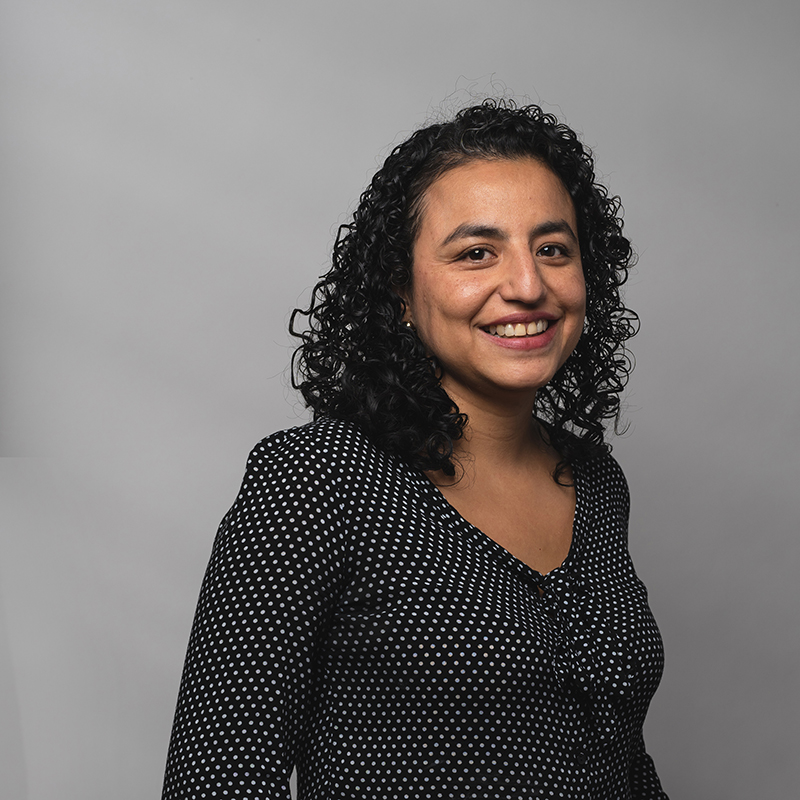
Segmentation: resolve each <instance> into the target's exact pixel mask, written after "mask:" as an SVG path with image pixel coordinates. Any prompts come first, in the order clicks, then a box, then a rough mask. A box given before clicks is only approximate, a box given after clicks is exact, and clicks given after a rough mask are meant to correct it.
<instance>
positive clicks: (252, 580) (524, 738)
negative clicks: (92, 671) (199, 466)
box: [163, 420, 666, 800]
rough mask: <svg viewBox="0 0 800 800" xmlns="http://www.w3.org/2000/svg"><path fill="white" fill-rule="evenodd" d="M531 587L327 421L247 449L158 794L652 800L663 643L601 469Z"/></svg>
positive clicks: (382, 456)
mask: <svg viewBox="0 0 800 800" xmlns="http://www.w3.org/2000/svg"><path fill="white" fill-rule="evenodd" d="M573 472H574V476H575V488H576V494H577V501H576V509H575V522H574V530H573V541H572V546H571V549H570V552H569V555H568V556H567V559H566V560H565V561H564V563H563V565H562V566H561V567H559V568H558V569H555V570H553V571H552V572H550V573H548V574H547V575H541V574H539V573H538V572H536V571H534V570H532V569H531V568H530V567H528V566H526V565H525V564H524V563H522V562H521V561H519V560H517V559H516V558H515V557H514V556H512V555H511V554H510V553H509V552H508V551H507V550H505V549H504V548H503V547H501V546H500V545H498V544H497V543H496V542H494V541H493V540H492V539H490V538H489V537H488V536H486V535H485V534H483V533H482V532H481V531H479V530H477V529H476V528H474V527H473V526H472V525H470V524H469V523H468V522H466V521H465V520H464V519H463V518H462V517H461V516H460V515H459V514H458V512H457V511H456V510H455V509H454V508H453V507H452V506H450V505H449V503H447V501H446V500H445V499H444V497H443V496H442V495H441V494H440V493H439V491H438V490H437V489H436V488H435V487H434V486H433V484H431V483H430V482H429V481H428V479H427V478H426V477H425V475H424V474H423V473H421V472H419V471H417V470H414V469H411V468H410V467H408V466H406V465H405V464H404V463H402V462H401V461H399V460H398V459H396V458H395V457H393V456H390V455H387V454H386V453H383V452H382V451H380V450H378V449H377V448H376V447H375V446H373V445H372V444H371V443H370V442H369V440H368V439H367V438H366V437H365V436H364V435H363V434H362V433H360V432H359V431H358V430H357V429H355V428H353V427H352V426H350V425H348V424H346V423H343V422H340V421H335V420H325V421H321V422H316V423H312V424H309V425H305V426H303V427H300V428H295V429H293V430H288V431H283V432H281V433H277V434H274V435H273V436H270V437H268V438H266V439H265V440H264V441H262V442H261V443H260V444H259V445H258V446H257V447H256V448H255V449H254V450H253V452H252V454H251V455H250V459H249V461H248V464H247V472H246V475H245V478H244V483H243V485H242V489H241V492H240V494H239V496H238V498H237V500H236V502H235V504H234V505H233V507H232V508H231V510H230V511H229V512H228V514H227V516H226V517H225V518H224V520H223V522H222V524H221V526H220V529H219V532H218V534H217V538H216V541H215V543H214V549H213V553H212V556H211V561H210V564H209V566H208V571H207V573H206V576H205V580H204V582H203V587H202V590H201V594H200V600H199V604H198V608H197V614H196V617H195V621H194V626H193V629H192V634H191V640H190V643H189V651H188V655H187V658H186V665H185V668H184V673H183V680H182V683H181V689H180V696H179V699H178V707H177V711H176V715H175V723H174V727H173V732H172V740H171V744H170V750H169V757H168V763H167V771H166V777H165V783H164V794H163V797H164V798H166V799H167V800H173V799H177V798H245V797H246V798H261V799H262V800H288V798H289V797H290V791H289V776H290V774H291V772H292V769H293V767H295V766H296V768H297V774H298V792H299V798H301V799H302V800H334V799H337V800H338V799H339V798H347V800H351V799H354V798H364V800H395V799H396V800H400V799H401V798H402V799H403V800H405V799H408V800H423V798H424V799H425V800H427V798H446V799H447V800H456V798H459V799H461V798H464V799H466V798H476V799H477V798H480V799H481V800H483V799H484V798H486V799H489V798H490V799H491V800H521V799H522V798H537V800H538V798H569V800H582V799H583V798H592V800H624V798H662V799H663V798H666V795H665V794H664V792H663V791H662V789H661V785H660V783H659V780H658V777H657V775H656V772H655V769H654V767H653V762H652V760H651V759H650V757H649V756H648V755H647V753H646V752H645V748H644V742H643V739H642V723H643V721H644V717H645V713H646V711H647V707H648V704H649V702H650V699H651V697H652V696H653V693H654V692H655V690H656V687H657V686H658V682H659V679H660V676H661V669H662V663H663V653H662V646H661V638H660V636H659V633H658V629H657V627H656V624H655V621H654V620H653V617H652V615H651V613H650V609H649V608H648V605H647V593H646V591H645V588H644V586H643V585H642V583H641V582H640V581H639V579H638V578H637V576H636V573H635V571H634V568H633V565H632V563H631V560H630V556H629V555H628V547H627V520H628V506H629V501H628V490H627V485H626V483H625V478H624V476H623V474H622V472H621V470H620V468H619V466H618V465H617V463H616V462H615V461H614V459H613V458H611V457H610V456H607V457H603V458H599V459H596V460H594V461H592V462H590V463H588V464H586V465H583V466H580V467H578V468H576V469H574V470H573Z"/></svg>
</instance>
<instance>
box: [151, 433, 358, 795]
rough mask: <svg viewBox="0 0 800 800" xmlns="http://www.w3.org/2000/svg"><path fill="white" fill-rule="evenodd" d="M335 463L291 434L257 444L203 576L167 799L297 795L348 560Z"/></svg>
mask: <svg viewBox="0 0 800 800" xmlns="http://www.w3.org/2000/svg"><path fill="white" fill-rule="evenodd" d="M292 444H293V445H296V442H294V443H292ZM331 469H332V468H331V466H330V462H328V463H319V462H317V461H316V460H315V458H314V452H313V450H310V449H305V450H302V449H301V450H299V451H298V450H297V448H296V446H290V445H289V443H288V442H287V441H286V439H285V438H284V437H283V435H282V434H276V435H275V436H272V437H269V438H268V439H266V440H264V442H262V443H261V444H260V445H259V446H257V447H256V448H255V449H254V450H253V452H252V453H251V455H250V459H249V461H248V464H247V471H246V474H245V478H244V482H243V485H242V489H241V492H240V494H239V496H238V498H237V500H236V502H235V504H234V506H233V507H232V508H231V510H230V512H229V513H228V514H227V515H226V517H225V519H224V520H223V522H222V524H221V526H220V529H219V532H218V533H217V537H216V540H215V543H214V548H213V552H212V556H211V560H210V563H209V566H208V570H207V572H206V575H205V579H204V581H203V586H202V589H201V593H200V599H199V602H198V606H197V612H196V615H195V620H194V625H193V628H192V633H191V637H190V642H189V648H188V653H187V657H186V662H185V667H184V672H183V678H182V681H181V688H180V694H179V698H178V705H177V710H176V714H175V721H174V725H173V731H172V738H171V742H170V749H169V755H168V761H167V770H166V775H165V780H164V792H163V798H164V800H178V798H181V799H183V798H190V797H191V798H194V797H205V798H217V797H226V798H227V797H258V798H262V800H268V799H272V798H274V800H284V799H285V800H288V798H289V797H290V793H289V776H290V774H291V771H292V768H293V765H294V763H295V761H296V759H297V757H298V752H299V750H300V748H301V747H302V737H303V726H304V721H305V720H306V718H307V713H308V708H307V706H308V703H309V699H310V698H311V697H312V694H313V682H314V652H315V644H316V642H317V641H318V640H319V636H320V634H321V631H322V629H323V628H324V625H325V623H326V619H327V617H328V615H329V613H330V610H331V607H332V605H333V603H334V601H335V595H336V592H337V586H338V584H339V581H340V578H341V575H342V572H343V569H344V546H343V543H342V525H341V522H340V520H341V514H340V508H339V504H338V500H337V495H336V493H335V486H336V483H337V476H335V475H332V474H331Z"/></svg>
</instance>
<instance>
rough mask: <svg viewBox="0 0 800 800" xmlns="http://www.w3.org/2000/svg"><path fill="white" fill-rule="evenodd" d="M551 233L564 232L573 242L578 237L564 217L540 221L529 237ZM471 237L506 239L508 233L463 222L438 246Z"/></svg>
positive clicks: (534, 237)
mask: <svg viewBox="0 0 800 800" xmlns="http://www.w3.org/2000/svg"><path fill="white" fill-rule="evenodd" d="M551 233H565V234H566V235H567V236H569V237H570V239H572V241H573V242H577V241H578V238H577V237H576V236H575V231H573V230H572V226H571V225H570V224H569V223H568V222H567V221H566V220H565V219H554V220H547V221H546V222H542V223H540V224H539V225H537V226H536V227H535V228H534V229H533V230H532V231H531V238H532V239H536V238H538V237H539V236H547V235H548V234H551ZM471 238H474V239H496V240H499V241H506V240H507V239H508V234H507V233H506V232H505V231H504V230H502V229H501V228H496V227H495V226H493V225H481V224H474V223H470V222H464V223H462V224H461V225H459V226H458V227H457V228H455V229H453V230H452V231H451V232H450V233H449V234H448V235H447V236H446V237H445V239H444V241H443V242H442V244H441V245H440V246H441V247H445V246H446V245H448V244H450V243H451V242H454V241H456V240H457V239H471Z"/></svg>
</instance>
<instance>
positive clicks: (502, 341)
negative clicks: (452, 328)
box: [480, 314, 559, 351]
mask: <svg viewBox="0 0 800 800" xmlns="http://www.w3.org/2000/svg"><path fill="white" fill-rule="evenodd" d="M517 317H519V319H517ZM523 317H524V319H523ZM540 319H546V320H548V321H549V323H550V324H549V325H548V326H547V330H546V331H544V332H542V333H539V334H537V335H536V336H494V335H493V334H491V333H489V331H487V330H484V329H483V327H481V328H480V331H481V333H482V334H483V335H484V336H485V337H486V338H487V339H488V340H489V341H490V342H491V343H492V344H494V345H496V346H497V347H505V348H506V349H508V350H523V351H527V350H541V349H542V348H545V347H547V346H548V345H549V344H550V343H551V342H552V341H553V338H554V337H555V335H556V331H557V330H558V322H559V321H558V319H556V318H554V317H550V316H547V315H545V314H540V315H538V316H535V317H533V318H531V315H530V314H528V315H527V316H526V315H511V316H509V317H504V318H503V319H502V320H498V321H497V322H493V323H491V324H492V325H504V324H505V325H516V323H517V322H522V323H523V324H526V323H527V322H538V321H539V320H540ZM487 327H488V326H487Z"/></svg>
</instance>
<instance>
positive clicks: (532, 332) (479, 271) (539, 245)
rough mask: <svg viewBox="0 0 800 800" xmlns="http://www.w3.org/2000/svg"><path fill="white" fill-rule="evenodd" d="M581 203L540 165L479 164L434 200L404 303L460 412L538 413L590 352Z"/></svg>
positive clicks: (425, 212) (450, 176)
mask: <svg viewBox="0 0 800 800" xmlns="http://www.w3.org/2000/svg"><path fill="white" fill-rule="evenodd" d="M577 237H578V228H577V221H576V216H575V208H574V206H573V204H572V199H571V198H570V196H569V194H568V193H567V191H566V189H565V188H564V186H563V184H562V183H561V181H560V179H559V178H558V177H557V176H556V175H555V174H554V173H553V172H552V171H551V170H550V169H549V168H548V167H546V166H545V165H543V164H542V163H541V162H539V161H536V160H534V159H532V158H522V159H515V160H509V159H498V160H477V161H471V162H468V163H466V164H463V165H462V166H459V167H455V168H454V169H452V170H450V171H448V172H446V173H445V174H444V175H442V176H441V177H440V178H438V179H437V180H436V181H435V182H434V183H433V184H431V186H430V188H429V189H428V190H427V192H426V193H425V195H424V198H423V204H422V218H421V224H420V228H419V235H418V237H417V240H416V242H415V243H414V247H413V264H412V282H411V286H410V287H408V289H407V290H406V292H405V293H404V299H405V300H406V304H407V311H406V318H407V319H410V320H411V321H412V322H413V323H414V325H415V327H416V329H417V333H418V335H419V337H420V339H421V340H422V342H423V343H424V344H425V346H426V348H427V349H428V351H429V353H431V354H432V355H435V356H436V358H437V359H438V361H439V363H440V365H441V367H442V372H443V375H442V386H443V388H444V389H445V391H447V392H448V394H450V396H451V397H453V398H454V399H455V400H456V402H459V401H461V402H464V401H468V402H469V401H471V402H478V403H483V402H485V401H490V402H494V401H497V400H500V401H501V402H503V401H509V400H510V399H511V398H512V396H513V397H516V398H517V399H520V398H521V397H524V398H525V399H526V400H528V401H530V402H531V403H532V402H533V398H534V396H535V393H536V390H537V389H539V388H540V387H541V386H544V385H545V384H546V383H547V382H548V381H549V380H550V379H551V378H552V377H553V375H554V374H555V372H556V370H558V368H559V367H560V366H561V365H562V364H563V363H564V362H565V361H566V360H567V358H568V357H569V355H570V353H571V352H572V351H573V350H574V348H575V345H576V344H577V343H578V339H579V338H580V335H581V331H582V330H583V319H584V314H585V311H586V286H585V283H584V279H583V269H582V267H581V254H580V248H579V246H578V238H577Z"/></svg>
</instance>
